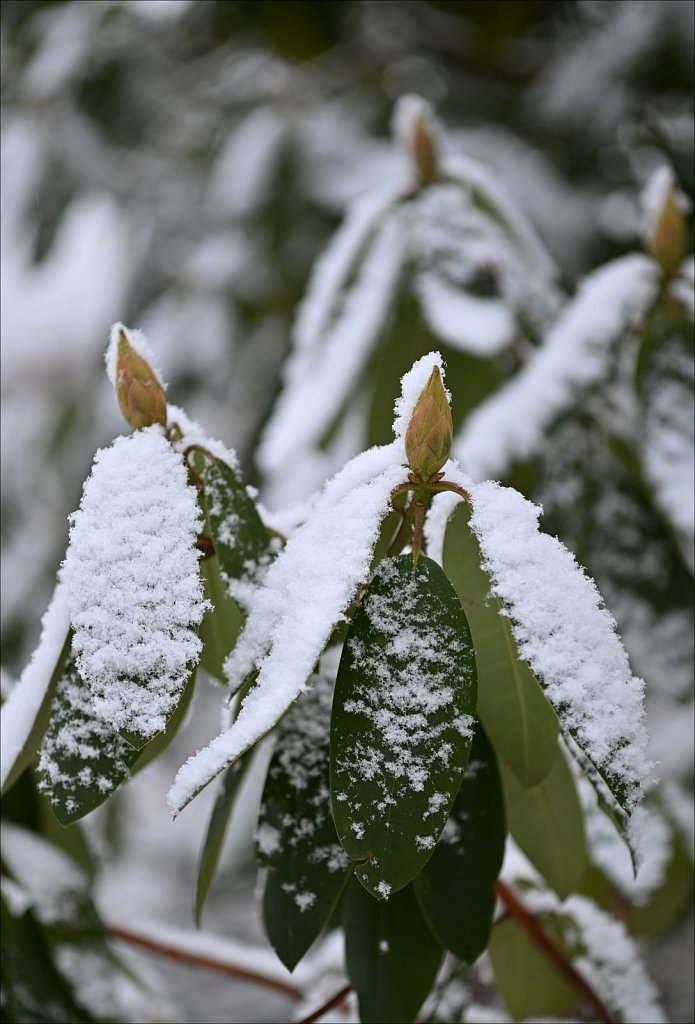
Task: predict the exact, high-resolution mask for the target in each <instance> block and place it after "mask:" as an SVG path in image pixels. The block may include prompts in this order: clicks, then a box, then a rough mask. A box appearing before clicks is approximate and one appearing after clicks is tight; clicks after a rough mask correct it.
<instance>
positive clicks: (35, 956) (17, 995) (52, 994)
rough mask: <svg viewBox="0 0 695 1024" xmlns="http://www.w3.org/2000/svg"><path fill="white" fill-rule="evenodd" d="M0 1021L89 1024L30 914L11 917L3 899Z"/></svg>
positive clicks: (7, 1022)
mask: <svg viewBox="0 0 695 1024" xmlns="http://www.w3.org/2000/svg"><path fill="white" fill-rule="evenodd" d="M1 934H2V939H1V940H0V941H1V945H2V957H1V958H0V978H1V979H2V1020H3V1021H4V1022H6V1024H89V1022H90V1021H91V1020H92V1018H91V1017H90V1016H89V1014H87V1013H86V1012H85V1011H84V1009H83V1008H82V1007H81V1006H79V1005H78V1004H77V1002H76V1001H75V998H74V994H73V992H72V991H71V988H70V985H69V984H68V982H67V981H66V980H65V978H63V977H62V975H61V974H60V973H59V972H58V970H57V968H56V966H55V963H54V960H53V957H52V955H51V950H50V944H49V942H48V940H47V937H46V935H45V932H44V929H43V928H42V927H41V925H39V923H38V922H37V920H36V918H35V917H34V915H33V913H32V912H31V911H30V910H26V911H25V912H24V913H23V914H21V915H17V916H16V915H14V914H12V913H11V912H10V911H9V909H8V907H7V906H6V904H5V900H4V898H3V900H2V933H1Z"/></svg>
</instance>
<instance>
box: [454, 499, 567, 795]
mask: <svg viewBox="0 0 695 1024" xmlns="http://www.w3.org/2000/svg"><path fill="white" fill-rule="evenodd" d="M469 521H470V509H469V508H468V505H467V504H466V503H465V502H460V503H459V504H458V505H457V506H456V509H455V511H454V513H453V514H452V516H451V518H450V519H449V523H448V525H447V527H446V535H445V538H444V547H443V560H442V564H443V566H444V570H445V572H446V573H447V575H448V577H449V579H450V580H451V582H452V583H453V585H454V589H455V590H456V593H457V594H458V596H459V600H460V601H461V604H462V605H463V608H464V611H465V613H466V618H467V619H468V624H469V626H470V629H471V635H472V637H473V644H474V646H475V663H476V666H477V669H478V716H479V717H480V720H481V721H482V723H483V725H484V727H485V729H486V730H487V733H488V735H489V737H490V739H491V741H492V744H493V746H494V747H495V750H496V751H497V753H498V754H499V755H500V757H502V758H504V760H505V761H506V762H507V764H508V765H509V767H510V768H511V769H512V770H513V771H514V772H515V774H516V775H517V776H518V778H519V779H520V781H521V782H522V784H523V785H524V786H535V785H536V784H537V783H539V782H540V781H541V779H543V778H544V776H545V775H547V773H548V772H549V771H550V769H551V767H552V765H553V762H554V761H555V757H556V753H557V734H558V721H557V716H556V715H555V713H554V711H553V709H552V708H551V707H550V705H549V704H548V702H547V700H546V699H545V697H544V695H543V691H542V690H541V687H540V685H539V683H538V680H537V679H536V678H535V676H534V675H533V673H532V671H531V669H530V668H529V666H528V664H527V663H526V662H525V661H524V660H523V659H522V658H520V657H519V652H518V649H517V644H516V641H515V639H514V635H513V633H512V628H511V622H510V620H509V618H508V617H507V615H506V614H505V612H504V607H503V605H502V601H501V599H500V598H499V597H498V596H496V595H495V594H494V593H493V592H492V584H491V580H490V576H489V574H488V573H487V572H486V571H485V570H484V569H483V567H482V565H481V562H482V561H483V559H482V556H481V553H480V545H479V543H478V539H477V537H476V536H475V534H474V533H473V531H472V530H471V528H470V525H469Z"/></svg>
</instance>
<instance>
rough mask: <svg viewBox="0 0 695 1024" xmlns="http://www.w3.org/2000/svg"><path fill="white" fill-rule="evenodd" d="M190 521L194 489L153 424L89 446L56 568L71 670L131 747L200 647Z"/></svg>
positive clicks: (147, 732)
mask: <svg viewBox="0 0 695 1024" xmlns="http://www.w3.org/2000/svg"><path fill="white" fill-rule="evenodd" d="M199 528H200V516H199V510H198V505H197V499H196V492H195V490H194V488H193V487H191V486H190V485H189V484H188V481H187V475H186V470H185V468H184V465H183V461H182V459H181V457H180V456H179V455H177V454H176V452H174V450H173V449H172V448H171V446H170V445H169V444H168V442H167V441H166V440H165V438H164V436H163V433H162V431H161V429H160V428H159V427H156V426H155V427H150V428H147V429H145V430H140V431H138V432H137V433H135V434H133V435H131V436H130V437H119V438H117V439H116V440H115V441H114V443H113V445H112V446H111V447H110V448H104V449H101V450H100V451H99V452H97V455H96V458H95V461H94V467H93V469H92V474H91V476H90V477H89V479H88V480H87V482H86V483H85V487H84V493H83V496H82V502H81V505H80V508H79V510H78V511H77V512H76V513H75V514H74V515H73V517H72V529H71V533H70V546H69V548H68V552H67V556H66V559H65V563H64V567H63V576H64V579H65V583H66V585H67V589H68V604H69V607H70V613H71V619H72V626H73V630H74V639H73V653H74V654H75V656H76V658H77V666H78V670H79V672H80V675H81V676H82V677H83V678H84V679H86V680H87V681H88V683H89V686H90V689H91V691H92V698H93V702H94V708H95V710H96V712H97V714H98V715H100V716H101V717H102V718H104V720H105V721H107V722H108V723H109V724H110V725H111V726H112V727H113V728H115V729H117V730H118V731H119V732H121V733H122V734H123V735H124V737H125V738H126V739H127V740H128V742H129V743H132V744H133V745H134V746H138V747H140V746H143V745H144V744H145V743H146V742H147V741H148V740H150V739H151V738H152V737H153V736H155V735H156V734H157V733H159V732H162V730H163V729H164V728H165V727H166V723H167V719H168V718H169V716H170V715H171V714H172V712H173V711H174V709H175V707H176V704H177V702H178V700H179V698H180V696H181V694H182V692H183V689H184V687H185V685H186V682H187V680H188V678H189V676H190V672H191V668H192V667H193V665H194V664H195V663H196V662H197V660H198V656H199V654H200V648H201V643H200V640H199V639H198V636H197V634H196V627H197V626H198V625H199V624H200V621H201V619H202V617H203V613H204V611H205V607H206V603H205V601H204V600H203V593H202V585H201V581H200V576H199V571H198V554H197V551H196V547H195V542H196V537H197V534H198V530H199Z"/></svg>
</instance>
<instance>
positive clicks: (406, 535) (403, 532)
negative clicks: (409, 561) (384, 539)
mask: <svg viewBox="0 0 695 1024" xmlns="http://www.w3.org/2000/svg"><path fill="white" fill-rule="evenodd" d="M402 514H403V518H402V520H401V525H400V526H399V528H398V533H397V534H396V536H395V537H394V538H393V541H392V542H391V546H390V547H389V549H388V551H387V552H386V554H387V556H388V557H389V558H394V557H395V556H396V555H399V554H400V553H401V551H402V550H403V548H404V547H405V546H406V544H407V543H408V541H409V540H410V527H411V523H412V521H413V516H414V515H415V509H414V507H413V502H411V503H410V505H408V506H407V507H406V508H404V509H403V513H402Z"/></svg>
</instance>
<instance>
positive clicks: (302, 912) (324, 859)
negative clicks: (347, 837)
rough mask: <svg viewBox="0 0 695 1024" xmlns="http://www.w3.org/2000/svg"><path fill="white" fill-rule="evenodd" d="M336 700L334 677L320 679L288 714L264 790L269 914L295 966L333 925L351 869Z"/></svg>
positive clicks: (273, 936) (262, 856) (261, 832)
mask: <svg viewBox="0 0 695 1024" xmlns="http://www.w3.org/2000/svg"><path fill="white" fill-rule="evenodd" d="M331 698H332V686H331V684H330V681H329V680H328V679H325V678H323V677H318V678H317V679H316V680H315V681H314V685H313V686H312V688H311V689H310V690H308V691H307V692H306V693H305V694H303V695H302V696H301V697H300V698H299V700H298V701H297V703H296V704H295V705H294V706H293V707H292V708H291V709H290V711H289V712H288V713H287V715H286V716H285V717H284V718H283V720H282V723H281V725H280V728H279V730H278V738H277V743H276V746H275V750H274V752H273V757H272V759H271V762H270V766H269V768H268V775H267V778H266V783H265V789H264V790H263V799H262V803H261V813H260V817H259V827H258V833H257V843H258V856H259V861H260V863H261V864H262V865H264V866H265V867H267V869H268V873H267V877H266V883H265V892H264V897H263V920H264V922H265V928H266V932H267V934H268V938H269V939H270V942H271V945H272V946H273V948H274V949H275V952H276V953H277V954H278V956H279V957H280V959H281V960H282V962H283V963H284V964H285V966H286V967H287V968H289V970H293V969H294V967H295V966H296V964H297V963H298V962H299V961H300V960H301V958H302V957H303V956H304V954H305V953H306V951H307V950H308V949H309V947H310V946H311V944H312V943H313V942H314V940H315V939H316V938H317V937H318V935H319V934H320V933H321V931H322V930H323V928H324V927H325V925H326V923H327V922H328V920H329V919H330V916H331V914H332V913H333V910H334V908H335V906H336V904H337V902H338V899H339V897H340V894H341V892H342V891H343V888H344V887H345V883H346V882H347V880H348V877H349V875H350V873H351V865H350V861H349V859H348V857H347V856H346V854H345V851H344V850H343V849H342V847H341V846H340V843H339V842H338V837H337V835H336V831H335V825H334V824H333V817H332V814H331V796H330V789H329V735H330V734H329V725H330V717H331Z"/></svg>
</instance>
